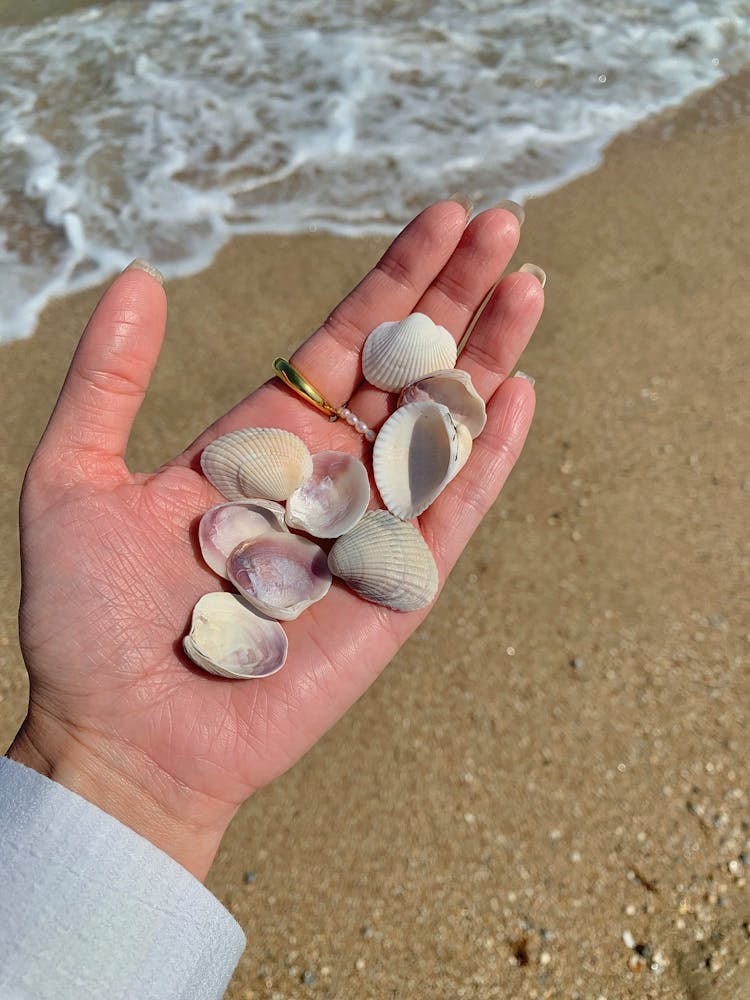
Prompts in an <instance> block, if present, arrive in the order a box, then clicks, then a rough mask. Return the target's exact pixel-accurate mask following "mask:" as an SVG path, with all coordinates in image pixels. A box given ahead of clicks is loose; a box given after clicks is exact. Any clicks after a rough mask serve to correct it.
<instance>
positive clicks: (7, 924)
mask: <svg viewBox="0 0 750 1000" xmlns="http://www.w3.org/2000/svg"><path fill="white" fill-rule="evenodd" d="M0 850H2V860H1V861H0V996H2V997H3V1000H46V998H50V1000H51V998H54V1000H82V998H83V997H86V998H87V1000H105V998H106V1000H219V998H221V997H222V996H223V995H224V991H225V989H226V987H227V984H228V982H229V979H230V978H231V976H232V973H233V972H234V969H235V966H236V965H237V962H238V961H239V959H240V956H241V954H242V952H243V950H244V947H245V936H244V934H243V932H242V929H241V928H240V926H239V924H238V923H237V922H236V921H235V920H234V918H233V917H232V916H231V915H230V914H229V913H228V911H227V910H225V909H224V907H223V906H222V905H221V904H220V903H219V901H218V900H217V899H216V898H215V897H214V896H213V895H212V894H211V893H210V892H209V891H208V890H207V889H206V888H205V887H204V886H203V885H202V884H201V883H200V882H199V881H198V880H197V879H196V878H194V877H193V876H192V875H191V874H190V873H189V872H188V871H186V870H185V869H184V868H183V867H182V866H181V865H179V864H178V863H177V862H176V861H174V860H173V859H172V858H170V857H169V856H168V855H166V854H164V852H163V851H160V850H159V849H158V848H157V847H155V846H154V845H153V844H151V843H150V842H149V841H147V840H145V839H144V838H143V837H141V836H139V835H138V834H137V833H135V832H134V831H133V830H130V829H129V828H128V827H126V826H124V825H123V824H122V823H119V822H118V821H117V820H116V819H114V818H113V817H112V816H109V815H108V814H107V813H105V812H102V810H101V809H98V808H97V807H96V806H94V805H92V804H91V803H90V802H87V801H86V800H85V799H82V798H81V797H80V796H79V795H76V794H75V793H74V792H71V791H69V790H68V789H67V788H64V787H63V786H62V785H59V784H57V783H56V782H54V781H50V780H49V779H48V778H45V777H43V776H42V775H41V774H38V773H37V772H36V771H33V770H31V769H30V768H27V767H24V766H23V765H22V764H18V763H16V762H15V761H12V760H9V759H8V758H7V757H0Z"/></svg>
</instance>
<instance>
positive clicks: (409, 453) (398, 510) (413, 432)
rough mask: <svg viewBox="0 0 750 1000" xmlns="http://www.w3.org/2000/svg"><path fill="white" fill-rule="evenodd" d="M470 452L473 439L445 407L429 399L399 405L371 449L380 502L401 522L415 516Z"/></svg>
mask: <svg viewBox="0 0 750 1000" xmlns="http://www.w3.org/2000/svg"><path fill="white" fill-rule="evenodd" d="M470 452H471V435H470V434H469V431H468V429H467V428H465V427H463V426H461V425H457V424H455V423H454V421H453V418H452V417H451V415H450V411H449V410H448V408H447V406H442V405H441V404H440V403H433V402H430V401H423V402H417V403H408V404H407V405H406V406H400V407H399V408H398V409H397V410H396V411H395V412H394V413H392V414H391V416H390V417H389V418H388V419H387V420H386V422H385V423H384V424H383V426H382V427H381V429H380V433H379V434H378V436H377V438H376V440H375V445H374V447H373V451H372V468H373V472H374V474H375V482H376V483H377V487H378V490H379V491H380V496H381V497H382V498H383V503H384V504H385V505H386V507H387V508H388V510H389V511H390V512H391V513H392V514H395V515H396V516H397V517H400V518H403V520H405V521H408V520H410V519H411V518H413V517H418V516H419V515H420V514H421V513H422V512H423V511H425V510H426V509H427V508H428V507H429V506H430V504H431V503H432V502H433V500H435V499H436V498H437V497H438V496H439V495H440V493H441V492H442V490H443V489H444V488H445V487H446V486H447V485H448V483H449V482H450V481H451V479H453V477H454V476H455V475H456V473H457V472H458V471H459V470H460V469H461V467H462V466H463V464H464V463H465V461H466V459H467V458H468V456H469V453H470Z"/></svg>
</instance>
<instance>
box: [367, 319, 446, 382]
mask: <svg viewBox="0 0 750 1000" xmlns="http://www.w3.org/2000/svg"><path fill="white" fill-rule="evenodd" d="M456 354H457V346H456V341H455V340H454V339H453V335H452V334H451V333H450V332H449V331H448V330H446V329H445V327H443V326H437V325H436V324H435V323H433V322H432V320H431V319H430V318H429V316H425V315H424V314H423V313H411V315H410V316H407V317H406V319H402V320H398V321H397V322H394V323H381V324H380V326H376V327H375V329H374V330H373V331H372V333H371V334H370V335H369V337H368V338H367V340H366V341H365V346H364V348H363V349H362V374H363V375H364V377H365V378H366V379H367V381H368V382H370V383H371V384H372V385H374V386H377V388H378V389H385V390H386V391H387V392H396V391H397V390H399V389H403V388H404V386H405V385H409V384H410V383H412V382H416V381H417V379H420V378H423V377H424V376H425V375H429V374H430V373H431V372H435V371H440V370H443V369H446V368H453V367H454V366H455V364H456Z"/></svg>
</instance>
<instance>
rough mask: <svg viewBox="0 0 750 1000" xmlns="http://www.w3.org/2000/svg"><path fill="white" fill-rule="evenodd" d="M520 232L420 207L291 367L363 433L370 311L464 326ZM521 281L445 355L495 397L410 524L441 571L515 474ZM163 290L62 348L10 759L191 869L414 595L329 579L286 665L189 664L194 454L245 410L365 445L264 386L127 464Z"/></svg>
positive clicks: (205, 858) (31, 485)
mask: <svg viewBox="0 0 750 1000" xmlns="http://www.w3.org/2000/svg"><path fill="white" fill-rule="evenodd" d="M518 238H519V226H518V221H517V219H516V218H515V217H514V216H513V215H512V214H511V213H510V212H508V211H505V210H503V209H490V210H488V211H486V212H483V213H481V214H480V215H478V216H477V217H476V218H475V219H473V220H472V221H471V222H470V223H469V224H468V225H467V218H466V212H465V209H464V208H463V207H462V206H461V205H460V204H458V203H457V202H453V201H447V202H440V203H438V204H436V205H432V206H431V207H430V208H428V209H426V210H425V211H424V212H422V213H421V214H420V215H419V216H418V217H417V218H416V219H415V220H414V221H413V222H412V223H410V225H409V226H408V227H407V228H406V229H405V230H404V232H402V233H401V235H400V236H399V237H397V238H396V240H395V241H394V243H393V244H392V246H391V247H390V248H389V249H388V251H387V252H386V253H385V255H384V256H383V258H382V259H381V260H380V262H379V263H378V264H377V265H376V267H375V268H374V269H373V270H372V271H371V272H370V274H369V275H367V276H366V277H365V278H364V279H363V281H362V282H361V283H360V284H359V285H358V286H357V288H355V289H354V291H353V292H352V293H351V294H350V295H349V296H348V297H347V298H346V299H345V300H344V301H343V302H342V303H341V304H340V305H339V306H338V307H337V308H336V309H335V310H334V312H333V313H332V314H331V315H330V316H329V317H328V319H327V320H326V322H325V323H324V324H323V326H322V327H321V328H320V329H319V330H318V331H317V332H316V333H315V334H313V335H312V336H311V337H310V338H309V339H308V340H307V341H306V342H305V343H304V344H303V345H302V346H301V347H300V349H299V350H298V351H297V353H296V354H295V356H294V358H293V359H292V361H293V363H294V364H295V365H297V366H298V367H299V368H300V369H301V370H302V371H303V372H304V373H305V374H306V375H307V377H308V378H309V379H310V380H311V381H312V382H313V383H315V384H318V385H319V386H320V387H321V388H322V389H324V391H325V392H326V394H327V395H328V397H329V398H331V399H334V400H336V401H343V400H348V399H351V403H350V405H351V408H352V410H353V411H354V412H355V413H356V414H357V415H358V416H360V417H361V418H362V419H364V420H365V421H366V422H367V423H368V424H369V425H370V426H372V427H374V428H376V429H377V427H379V426H380V424H381V423H382V421H383V420H384V419H385V417H386V416H387V415H388V413H389V412H391V411H392V409H393V407H394V405H395V397H394V396H393V395H391V396H389V395H388V394H386V393H383V392H380V391H379V390H376V389H374V388H372V387H370V386H365V385H363V384H362V376H361V369H360V365H359V355H360V352H361V348H362V344H363V342H364V339H365V337H366V335H367V333H368V332H369V331H370V330H371V329H372V328H373V327H375V326H376V325H378V324H379V323H381V322H384V321H386V320H391V319H394V318H398V317H401V316H404V315H406V314H407V313H409V312H412V311H417V310H418V311H420V312H424V313H427V314H428V315H430V316H431V317H432V318H433V319H434V320H435V321H436V322H437V323H439V324H441V325H443V326H445V327H447V328H448V329H450V330H451V331H452V332H453V333H454V335H455V336H456V338H457V339H458V340H460V339H461V338H462V337H463V335H464V333H465V332H466V329H467V327H468V325H469V323H470V322H471V320H472V318H473V316H474V315H475V313H476V311H477V309H478V308H479V306H480V304H481V303H482V302H483V301H484V299H485V297H486V296H487V293H488V292H489V291H490V290H491V289H492V288H493V287H494V286H495V285H496V282H497V281H498V278H499V276H500V275H501V274H502V272H503V270H504V268H505V267H506V266H507V263H508V261H509V260H510V258H511V256H512V254H513V252H514V250H515V248H516V246H517V243H518ZM542 306H543V292H542V287H541V285H540V283H539V281H538V280H537V278H536V277H535V276H533V275H531V274H526V273H515V274H510V275H508V276H507V277H506V278H504V279H503V280H502V281H501V282H500V284H499V285H497V286H496V287H494V291H493V292H492V295H491V297H490V299H489V302H488V304H487V306H486V308H485V309H484V311H483V312H482V314H481V317H480V319H479V320H478V322H477V323H476V325H475V327H474V329H473V331H472V334H471V337H470V338H469V341H468V343H467V346H466V347H465V349H464V350H463V351H462V353H461V355H460V356H459V361H458V366H459V367H461V368H465V369H466V370H468V371H469V372H470V374H471V376H472V378H473V380H474V384H475V385H476V388H477V390H478V391H479V392H480V394H481V395H482V396H483V397H484V398H485V400H486V401H487V404H488V422H487V426H486V428H485V430H484V432H483V433H482V435H481V436H480V437H479V438H478V439H477V440H476V441H475V443H474V449H473V451H472V454H471V457H470V459H469V461H468V463H467V464H466V466H465V467H464V468H463V470H462V471H461V473H460V474H459V476H458V477H457V478H456V479H455V480H454V481H453V482H452V483H451V484H450V486H449V487H448V488H447V489H446V490H445V492H444V493H443V494H442V495H441V496H440V497H439V498H438V500H437V501H436V502H435V503H434V504H433V505H432V506H431V507H430V508H429V509H428V510H427V511H426V512H425V513H424V514H423V515H422V517H421V518H420V519H419V526H420V529H421V531H422V534H423V536H424V538H425V540H426V541H427V543H428V544H429V545H430V547H431V548H432V551H433V553H434V555H435V559H436V561H437V564H438V568H439V572H440V579H441V583H442V582H443V581H444V580H445V578H446V576H447V574H448V573H449V571H450V569H451V567H452V566H453V564H454V562H455V561H456V559H457V558H458V556H459V555H460V554H461V551H462V550H463V548H464V546H465V544H466V542H467V541H468V539H469V538H470V536H471V534H472V532H473V531H474V529H475V528H476V526H477V524H478V523H479V521H480V520H481V518H482V515H483V514H484V513H485V512H486V510H487V509H488V508H489V506H490V505H491V504H492V502H493V501H494V499H495V498H496V496H497V494H498V493H499V491H500V489H501V488H502V486H503V483H504V482H505V479H506V478H507V476H508V474H509V473H510V471H511V469H512V467H513V464H514V462H515V461H516V459H517V457H518V455H519V453H520V451H521V448H522V447H523V443H524V440H525V438H526V434H527V432H528V429H529V425H530V423H531V419H532V416H533V411H534V399H535V397H534V390H533V388H532V386H531V385H530V384H529V383H528V382H527V381H525V380H523V379H519V378H508V377H507V376H508V374H509V372H510V371H511V370H512V369H513V368H514V367H515V365H516V363H517V360H518V358H519V356H520V354H521V352H522V350H523V348H524V347H525V345H526V343H527V341H528V339H529V337H530V336H531V333H532V331H533V329H534V327H535V325H536V323H537V321H538V319H539V316H540V315H541V311H542ZM165 324H166V297H165V294H164V290H163V288H162V287H161V285H160V283H159V282H158V281H157V280H156V279H155V278H154V277H153V276H152V275H150V274H149V273H147V272H145V271H144V270H141V269H138V268H133V267H131V268H130V269H128V270H126V271H125V272H123V273H122V274H121V275H120V276H119V277H118V278H116V279H115V281H114V282H113V283H112V285H111V286H110V288H109V289H108V290H107V291H106V292H105V294H104V296H103V297H102V299H101V301H100V303H99V305H98V306H97V308H96V310H95V312H94V314H93V316H92V318H91V320H90V321H89V323H88V325H87V327H86V330H85V332H84V334H83V337H82V338H81V341H80V344H79V346H78V349H77V351H76V354H75V356H74V358H73V362H72V364H71V368H70V371H69V373H68V376H67V378H66V381H65V384H64V386H63V389H62V391H61V394H60V397H59V399H58V402H57V404H56V406H55V409H54V412H53V414H52V417H51V418H50V422H49V424H48V426H47V429H46V431H45V433H44V436H43V437H42V440H41V442H40V443H39V446H38V448H37V450H36V452H35V454H34V457H33V459H32V462H31V465H30V466H29V470H28V473H27V476H26V480H25V483H24V489H23V494H22V498H21V554H22V572H23V588H22V596H21V609H20V630H21V644H22V649H23V654H24V658H25V662H26V665H27V668H28V671H29V677H30V703H29V711H28V716H27V718H26V721H25V722H24V724H23V726H22V728H21V730H20V731H19V734H18V736H17V737H16V739H15V741H14V743H13V745H12V747H11V748H10V750H9V756H11V757H13V758H14V759H16V760H18V761H21V762H22V763H25V764H27V765H28V766H30V767H34V768H36V769H37V770H39V771H40V772H42V773H43V774H46V775H48V776H49V777H51V778H53V779H54V780H57V781H59V782H61V783H62V784H64V785H66V786H67V787H68V788H71V789H72V790H74V791H76V792H78V793H79V794H80V795H82V796H84V797H85V798H87V799H88V800H89V801H91V802H93V803H95V804H96V805H98V806H100V807H101V808H102V809H104V810H106V811H107V812H109V813H111V814H112V815H114V816H115V817H116V818H118V819H119V820H121V821H122V822H123V823H125V824H127V825H128V826H130V827H132V828H133V829H134V830H136V831H137V832H138V833H140V834H142V835H143V836H145V837H147V838H148V839H149V840H151V841H152V842H153V843H155V844H156V845H157V846H158V847H160V848H161V849H163V850H164V851H166V852H167V853H168V854H170V855H171V856H172V857H174V858H175V859H176V860H177V861H179V862H180V863H181V864H182V865H184V866H185V867H186V868H187V869H188V870H190V871H191V872H193V874H195V875H196V876H197V877H198V878H203V877H204V876H205V874H206V872H207V871H208V868H209V866H210V864H211V862H212V860H213V857H214V855H215V853H216V850H217V849H218V846H219V843H220V841H221V838H222V836H223V834H224V831H225V830H226V827H227V825H228V824H229V822H230V820H231V818H232V816H233V815H234V813H235V811H236V810H237V808H238V807H239V805H240V804H241V803H242V802H243V801H244V800H245V799H246V798H247V797H248V796H249V795H251V794H252V793H253V792H254V791H255V790H256V789H258V788H259V787H261V786H263V785H264V784H266V783H267V782H269V781H271V780H272V779H273V778H275V777H276V776H277V775H279V774H281V773H283V772H284V771H285V770H286V769H287V768H289V767H290V766H291V765H292V764H293V763H294V762H295V761H296V760H298V759H299V757H301V756H302V754H303V753H304V752H305V751H306V750H307V749H309V747H310V746H312V744H313V743H315V741H316V740H317V739H318V738H319V737H320V736H321V735H322V734H323V733H324V732H325V731H326V730H327V729H328V728H329V727H330V726H331V725H332V724H333V723H334V722H335V721H336V720H337V719H338V718H339V717H340V716H341V715H342V714H343V713H344V712H345V711H346V709H347V708H348V707H349V706H350V705H351V704H352V703H353V702H354V701H355V700H356V699H357V698H358V697H359V696H360V695H361V694H362V693H363V692H364V691H365V690H366V688H367V687H368V686H369V685H370V684H371V683H372V681H373V680H374V679H375V678H376V677H377V675H378V674H379V673H380V671H381V670H382V669H383V668H384V667H385V665H386V664H387V663H388V661H389V660H390V659H391V658H392V657H393V655H394V654H395V653H396V651H397V650H398V649H399V647H400V646H401V645H402V643H403V642H404V641H405V640H406V639H407V638H408V636H409V635H410V634H411V633H412V632H413V630H414V629H415V628H416V627H417V625H419V623H420V621H422V619H423V618H424V617H425V615H426V614H427V610H425V611H419V612H413V613H409V614H400V613H398V612H394V611H390V610H388V609H386V608H382V607H378V606H376V605H374V604H369V603H367V602H365V601H363V600H361V599H360V598H358V597H357V596H356V595H354V594H353V593H352V592H351V591H349V590H347V589H346V588H345V587H344V586H343V585H342V584H340V583H334V586H333V587H332V589H331V591H330V593H329V594H328V596H327V597H326V598H325V599H324V600H323V601H321V602H320V603H318V604H315V605H313V606H312V607H311V608H309V609H308V610H307V611H306V612H305V613H304V614H303V615H302V616H301V617H300V618H299V619H297V620H296V621H293V622H289V623H285V626H284V627H285V629H286V630H287V634H288V636H289V647H290V653H289V658H288V661H287V664H286V666H285V667H284V669H283V670H282V671H280V672H279V673H278V674H275V675H273V676H272V677H269V678H265V679H263V680H249V681H232V680H223V679H221V678H217V677H212V676H210V675H207V674H205V673H203V672H202V671H200V670H198V669H197V668H195V667H193V666H192V664H190V662H189V661H188V660H187V658H186V657H185V655H184V654H183V652H182V648H181V639H182V636H183V635H184V634H185V632H186V630H187V627H188V625H189V621H190V615H191V612H192V608H193V605H194V604H195V602H196V601H197V599H198V598H199V597H200V596H201V595H202V594H204V593H207V592H209V591H212V590H219V589H222V584H221V582H220V581H219V580H218V579H217V578H216V577H215V576H214V575H213V574H212V573H211V572H210V571H209V570H208V569H207V568H206V567H205V566H204V565H203V563H202V561H201V558H200V555H199V554H198V552H197V547H196V542H195V539H196V528H197V522H198V520H199V518H200V516H201V515H202V514H203V513H204V512H205V511H206V510H207V509H208V508H209V507H211V506H213V505H215V504H216V503H219V502H221V500H222V497H221V496H220V495H219V494H218V493H217V491H216V490H215V489H214V488H213V487H212V486H211V485H210V484H209V483H208V482H207V481H206V480H205V478H204V477H203V476H202V474H201V473H200V465H199V458H200V452H201V450H202V449H203V447H204V446H205V445H206V444H207V443H208V442H209V441H211V440H213V439H214V438H216V437H218V436H219V435H220V434H224V433H226V432H227V431H230V430H234V429H236V428H239V427H247V426H251V425H254V424H257V425H259V426H279V427H285V428H287V429H288V430H291V431H293V432H294V433H296V434H298V435H299V436H300V437H302V439H303V440H304V441H305V442H306V443H307V445H308V447H309V448H310V450H311V451H312V452H316V451H323V450H327V449H338V450H346V451H349V452H351V453H353V454H356V455H357V456H358V457H360V458H362V459H363V460H364V461H365V462H366V463H369V452H370V446H369V445H367V444H366V443H365V442H364V441H363V440H362V439H361V437H360V436H359V435H357V434H355V433H353V432H352V430H351V429H350V428H349V427H347V426H345V425H344V424H343V422H339V423H336V424H330V423H329V422H328V421H327V420H326V418H325V417H324V416H322V415H321V414H319V413H317V412H316V411H315V410H314V409H312V408H311V407H310V406H308V405H306V404H305V403H304V402H302V401H301V400H299V399H298V398H297V397H295V396H294V395H293V394H292V393H291V392H290V391H289V390H288V389H286V388H285V387H284V386H282V385H281V383H280V382H279V381H278V380H275V379H274V380H271V381H269V382H268V383H266V384H265V385H263V386H261V388H260V389H258V390H257V392H255V393H254V394H253V395H251V396H249V397H247V398H246V399H245V400H243V401H242V402H241V403H239V404H238V405H237V406H236V407H234V408H233V409H232V410H231V411H230V412H229V413H227V414H226V415H225V416H223V417H222V418H221V419H220V420H218V421H217V422H216V423H215V424H214V425H213V426H212V427H210V428H209V429H208V430H206V431H205V433H204V434H202V435H201V436H200V437H199V438H198V440H197V441H195V442H194V443H193V444H191V445H190V446H189V447H188V448H187V449H186V450H185V452H183V454H181V455H179V456H177V457H176V458H175V459H174V460H172V461H171V462H169V463H168V464H167V465H165V466H164V467H162V468H161V469H159V470H157V471H156V472H154V473H151V474H143V473H132V472H130V471H129V470H128V468H127V467H126V465H125V461H124V457H123V456H124V454H125V448H126V445H127V440H128V435H129V433H130V429H131V426H132V423H133V420H134V418H135V415H136V413H137V411H138V407H139V406H140V403H141V401H142V399H143V396H144V394H145V391H146V388H147V386H148V381H149V378H150V375H151V372H152V370H153V367H154V365H155V363H156V359H157V357H158V354H159V349H160V346H161V342H162V339H163V336H164V329H165Z"/></svg>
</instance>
